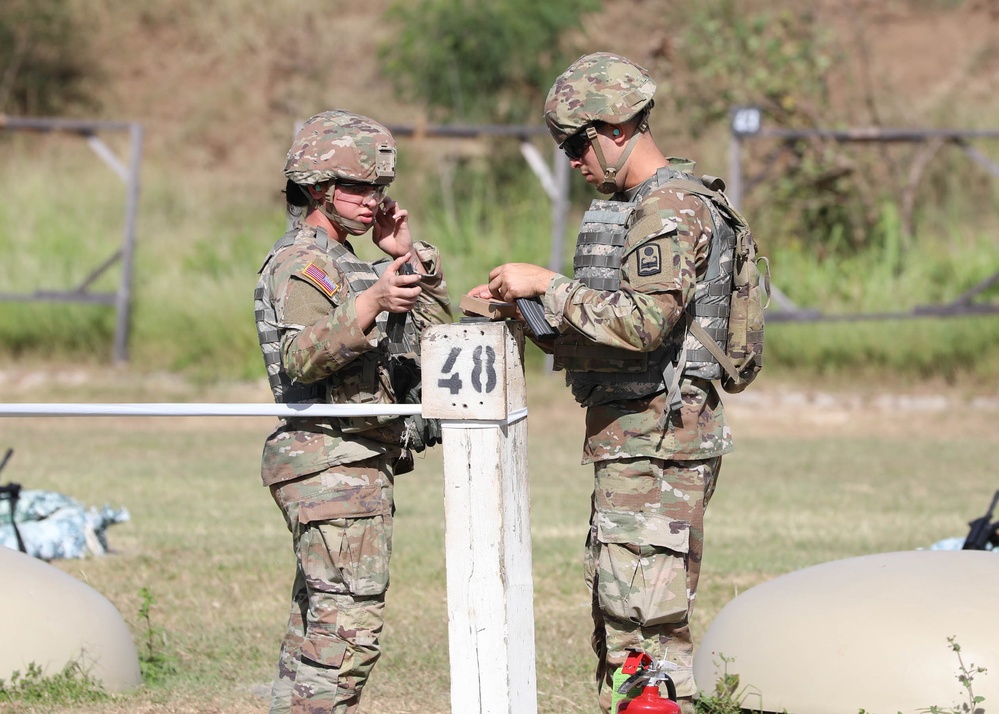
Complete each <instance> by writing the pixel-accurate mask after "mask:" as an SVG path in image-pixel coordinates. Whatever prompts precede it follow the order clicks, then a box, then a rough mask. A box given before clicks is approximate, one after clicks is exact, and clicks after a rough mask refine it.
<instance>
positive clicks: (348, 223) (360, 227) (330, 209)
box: [316, 183, 371, 236]
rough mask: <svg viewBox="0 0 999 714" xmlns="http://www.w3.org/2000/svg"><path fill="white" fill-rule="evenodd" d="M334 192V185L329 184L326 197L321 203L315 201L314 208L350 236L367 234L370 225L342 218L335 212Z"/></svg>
mask: <svg viewBox="0 0 999 714" xmlns="http://www.w3.org/2000/svg"><path fill="white" fill-rule="evenodd" d="M335 190H336V184H335V183H332V184H330V187H329V188H328V189H326V195H325V196H323V199H322V201H317V203H318V205H317V206H316V208H318V209H319V212H320V213H322V214H323V215H324V216H326V217H327V218H329V219H330V221H332V223H333V224H334V225H337V226H340V227H341V228H343V229H344V230H345V231H347V232H348V233H349V234H350V235H352V236H359V235H363V234H365V233H367V232H368V229H369V228H371V226H370V225H365V224H364V223H361V222H360V221H355V220H353V219H351V218H344V217H343V216H342V215H340V212H339V211H337V210H336V206H334V205H333V191H335Z"/></svg>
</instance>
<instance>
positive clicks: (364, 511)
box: [298, 485, 392, 523]
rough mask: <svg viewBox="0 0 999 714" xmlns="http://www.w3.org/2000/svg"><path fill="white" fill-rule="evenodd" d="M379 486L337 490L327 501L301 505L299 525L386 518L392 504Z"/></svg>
mask: <svg viewBox="0 0 999 714" xmlns="http://www.w3.org/2000/svg"><path fill="white" fill-rule="evenodd" d="M382 491H383V489H382V487H381V486H378V485H376V486H357V487H356V488H344V489H337V490H336V491H333V492H331V494H330V497H329V498H328V499H324V500H322V501H317V502H313V503H303V504H301V506H300V507H299V509H298V522H299V523H315V522H316V521H332V520H334V519H337V518H361V517H365V516H387V515H390V514H391V511H392V504H391V502H390V501H389V500H388V499H387V498H385V497H384V495H383V493H382Z"/></svg>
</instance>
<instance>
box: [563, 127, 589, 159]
mask: <svg viewBox="0 0 999 714" xmlns="http://www.w3.org/2000/svg"><path fill="white" fill-rule="evenodd" d="M589 145H590V137H588V136H587V135H586V127H585V126H584V127H583V128H582V129H580V130H579V131H577V132H576V133H575V134H573V135H572V136H570V137H569V138H568V139H566V140H565V141H563V142H562V146H561V147H560V148H561V149H562V151H564V152H565V155H566V156H567V157H569V159H570V160H572V161H579V160H580V159H582V158H583V154H584V153H586V147H587V146H589Z"/></svg>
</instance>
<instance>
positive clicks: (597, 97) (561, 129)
mask: <svg viewBox="0 0 999 714" xmlns="http://www.w3.org/2000/svg"><path fill="white" fill-rule="evenodd" d="M655 93H656V83H655V81H653V79H652V78H651V77H650V76H649V73H648V72H646V71H645V69H643V68H642V67H639V66H638V65H637V64H635V63H634V62H632V61H631V60H629V59H626V58H624V57H621V56H620V55H615V54H611V53H610V52H594V53H593V54H589V55H585V56H583V57H580V58H579V59H578V60H576V61H575V62H573V63H572V64H571V65H569V69H567V70H566V71H565V72H563V73H562V74H561V75H560V76H559V78H558V79H556V80H555V84H554V85H552V88H551V90H549V92H548V99H547V101H545V123H546V124H548V130H549V131H550V132H551V134H552V138H554V139H555V143H557V144H558V145H559V146H561V145H562V143H563V142H564V141H565V140H566V139H568V138H569V137H570V136H572V135H573V134H575V133H576V132H578V131H580V130H581V129H582V128H583V127H585V126H587V125H588V124H592V123H593V122H604V123H607V124H623V123H624V122H626V121H628V120H629V119H631V118H632V117H634V116H637V115H638V114H639V112H641V111H642V110H643V109H645V108H647V107H648V108H650V109H651V108H652V104H653V102H652V96H653V95H654V94H655Z"/></svg>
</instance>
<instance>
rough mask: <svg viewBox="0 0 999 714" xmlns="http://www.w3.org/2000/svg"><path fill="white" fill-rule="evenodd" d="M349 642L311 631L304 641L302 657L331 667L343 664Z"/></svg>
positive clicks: (335, 667) (336, 667) (334, 667)
mask: <svg viewBox="0 0 999 714" xmlns="http://www.w3.org/2000/svg"><path fill="white" fill-rule="evenodd" d="M346 653H347V643H346V642H344V641H343V640H341V639H340V638H339V637H333V636H332V635H322V634H318V633H310V634H309V636H308V638H306V640H305V641H304V642H303V643H302V659H304V660H308V661H309V662H311V663H313V664H318V665H321V666H323V667H329V668H331V669H338V668H339V667H340V665H341V664H343V658H344V656H345V655H346Z"/></svg>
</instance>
